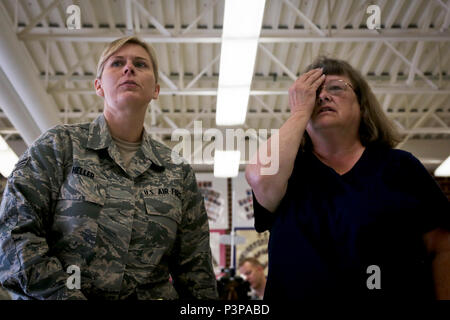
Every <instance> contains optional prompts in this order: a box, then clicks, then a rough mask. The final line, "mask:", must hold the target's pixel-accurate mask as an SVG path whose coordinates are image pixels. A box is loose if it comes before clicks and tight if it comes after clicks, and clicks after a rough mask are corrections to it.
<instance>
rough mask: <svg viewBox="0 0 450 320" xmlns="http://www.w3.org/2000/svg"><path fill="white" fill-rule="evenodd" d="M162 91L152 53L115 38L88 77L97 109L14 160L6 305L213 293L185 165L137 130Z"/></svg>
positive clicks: (2, 244) (4, 221)
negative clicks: (99, 103)
mask: <svg viewBox="0 0 450 320" xmlns="http://www.w3.org/2000/svg"><path fill="white" fill-rule="evenodd" d="M159 89H160V87H159V84H158V64H157V60H156V56H155V54H154V51H153V49H152V48H151V47H150V46H148V45H147V44H145V43H144V42H142V41H140V40H139V39H138V38H135V37H125V38H121V39H118V40H115V41H113V42H112V43H110V44H109V45H108V46H107V47H106V49H105V50H104V52H103V54H102V55H101V58H100V61H99V64H98V68H97V77H96V80H95V90H96V93H97V95H98V96H100V97H102V98H104V111H103V114H101V115H100V116H98V117H97V118H96V119H95V120H94V121H93V122H92V123H86V124H77V125H64V126H56V127H55V128H52V129H51V130H49V131H48V132H46V133H44V134H43V135H42V136H41V137H40V138H39V139H38V140H37V141H36V142H35V143H34V144H33V145H32V146H31V147H30V148H29V149H28V150H27V151H26V152H25V154H24V155H23V156H22V157H21V159H20V160H19V162H18V164H17V165H16V167H15V169H14V171H13V173H12V174H11V176H10V177H9V178H8V184H7V187H6V189H5V192H4V196H3V201H2V204H1V207H0V282H1V283H2V285H3V286H4V287H5V288H6V289H8V290H9V292H10V293H11V294H12V295H13V297H14V298H16V299H133V300H136V299H177V298H181V299H185V298H189V299H215V298H217V290H216V280H215V276H214V273H213V268H212V263H211V252H210V246H209V229H208V218H207V215H206V211H205V208H204V204H203V199H202V196H201V194H200V193H199V192H198V190H197V185H196V180H195V176H194V173H193V170H192V168H191V167H190V166H188V165H185V164H174V163H173V162H172V161H171V159H172V158H171V150H170V149H168V148H167V147H165V146H164V145H162V144H161V143H159V142H156V141H154V140H152V139H151V138H150V137H149V135H148V134H147V133H146V132H145V130H144V126H143V123H144V118H145V114H146V112H147V107H148V105H149V103H150V101H151V100H152V99H157V98H158V94H159ZM68 269H69V271H71V272H74V274H73V275H72V276H71V275H70V274H68V273H67V270H68ZM77 270H79V274H80V279H78V282H77V279H75V278H73V277H74V276H76V271H77Z"/></svg>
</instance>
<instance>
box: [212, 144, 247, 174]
mask: <svg viewBox="0 0 450 320" xmlns="http://www.w3.org/2000/svg"><path fill="white" fill-rule="evenodd" d="M240 159H241V152H240V151H222V150H216V151H215V153H214V177H217V178H232V177H237V175H238V173H239V161H240Z"/></svg>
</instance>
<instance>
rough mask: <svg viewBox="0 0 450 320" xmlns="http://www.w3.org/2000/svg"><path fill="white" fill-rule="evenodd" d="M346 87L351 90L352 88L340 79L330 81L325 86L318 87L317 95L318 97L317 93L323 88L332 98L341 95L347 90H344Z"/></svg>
mask: <svg viewBox="0 0 450 320" xmlns="http://www.w3.org/2000/svg"><path fill="white" fill-rule="evenodd" d="M347 86H349V87H350V88H351V89H352V90H353V86H352V85H351V84H350V83H348V82H345V81H344V80H341V79H336V80H331V81H329V82H327V83H326V84H324V85H322V86H320V87H319V89H318V90H317V93H318V95H319V93H320V92H321V91H322V88H323V89H325V91H326V92H328V93H329V94H331V95H333V96H339V95H342V94H343V93H344V92H345V90H347V88H346V87H347Z"/></svg>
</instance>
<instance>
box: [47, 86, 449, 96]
mask: <svg viewBox="0 0 450 320" xmlns="http://www.w3.org/2000/svg"><path fill="white" fill-rule="evenodd" d="M372 91H373V93H375V94H408V95H409V94H435V95H442V94H450V88H449V89H433V88H429V87H405V86H398V87H395V86H383V87H381V86H380V87H372ZM47 92H48V93H51V94H54V93H68V94H95V90H94V88H58V89H49V90H48V91H47ZM287 94H288V91H287V88H283V89H272V90H271V89H266V90H250V95H257V96H258V95H262V96H264V95H287ZM159 95H160V96H166V95H175V96H176V95H179V96H215V95H217V88H202V89H183V90H177V89H170V88H161V92H160V93H159Z"/></svg>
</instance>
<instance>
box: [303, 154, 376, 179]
mask: <svg viewBox="0 0 450 320" xmlns="http://www.w3.org/2000/svg"><path fill="white" fill-rule="evenodd" d="M367 149H368V147H367V146H365V147H364V151H363V153H361V156H360V157H359V159H358V160H357V161H356V162H355V164H354V165H353V167H351V168H350V170H348V171H347V172H345V173H343V174H340V173H338V172H337V171H336V170H334V169H333V168H332V167H330V166H328V165H327V164H325V163H324V162H322V160H320V159H319V158H318V157H317V156H316V155H315V154H314V152H311V155H312V156H313V158H314V159H315V160H316V161H317V162H318V163H319V164H320V165H322V166H325V167H326V168H328V169H329V170H331V171H332V172H333V173H334V174H335V175H337V176H338V177H341V178H346V177H349V176H351V175H352V174H353V172H355V171H356V170H357V169H358V168H359V167H360V166H361V165H362V164H361V163H363V162H364V159H365V158H366V156H367Z"/></svg>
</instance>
